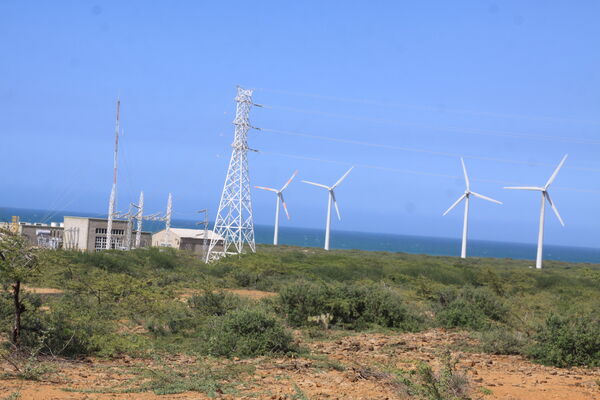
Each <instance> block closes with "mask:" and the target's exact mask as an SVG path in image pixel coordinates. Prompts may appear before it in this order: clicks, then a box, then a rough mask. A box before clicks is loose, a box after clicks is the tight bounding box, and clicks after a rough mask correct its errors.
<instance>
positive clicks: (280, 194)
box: [279, 192, 290, 220]
mask: <svg viewBox="0 0 600 400" xmlns="http://www.w3.org/2000/svg"><path fill="white" fill-rule="evenodd" d="M279 198H280V199H281V204H283V211H285V215H286V217H287V219H288V220H289V219H290V213H289V212H288V209H287V205H286V204H285V200H284V199H283V193H281V192H279Z"/></svg>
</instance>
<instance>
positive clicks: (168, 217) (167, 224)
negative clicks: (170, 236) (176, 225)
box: [165, 193, 173, 232]
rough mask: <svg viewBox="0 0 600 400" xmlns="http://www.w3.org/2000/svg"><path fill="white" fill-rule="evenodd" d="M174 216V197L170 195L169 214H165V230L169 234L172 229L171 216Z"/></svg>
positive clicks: (168, 202)
mask: <svg viewBox="0 0 600 400" xmlns="http://www.w3.org/2000/svg"><path fill="white" fill-rule="evenodd" d="M172 214H173V196H172V195H171V193H169V198H168V199H167V213H166V214H165V229H166V230H167V232H169V229H171V215H172Z"/></svg>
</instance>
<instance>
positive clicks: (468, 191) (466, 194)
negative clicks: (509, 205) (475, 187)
mask: <svg viewBox="0 0 600 400" xmlns="http://www.w3.org/2000/svg"><path fill="white" fill-rule="evenodd" d="M460 163H461V164H462V168H463V174H464V176H465V186H466V188H465V192H464V194H463V195H462V196H460V197H459V198H458V200H456V202H454V204H452V205H451V206H450V208H449V209H447V210H446V211H445V212H444V214H442V216H444V215H446V214H448V213H449V212H450V211H452V209H453V208H454V207H456V206H457V205H459V204H460V202H461V201H463V200H464V199H468V198H470V197H471V195H473V196H475V197H479V198H480V199H482V200H486V201H490V202H492V203H496V204H502V202H500V201H498V200H494V199H492V198H491V197H487V196H484V195H482V194H479V193H477V192H472V191H471V182H470V180H469V174H467V167H466V166H465V161H464V160H463V159H462V157H461V159H460Z"/></svg>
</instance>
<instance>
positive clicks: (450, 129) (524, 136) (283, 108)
mask: <svg viewBox="0 0 600 400" xmlns="http://www.w3.org/2000/svg"><path fill="white" fill-rule="evenodd" d="M263 107H264V108H270V109H273V110H281V111H289V112H295V113H303V114H312V115H320V116H324V117H332V118H341V119H349V120H352V121H363V122H374V123H383V124H388V125H398V126H405V127H409V128H419V129H432V130H436V131H446V132H454V133H461V134H466V135H477V136H493V137H507V138H514V139H530V140H549V141H554V142H564V143H576V144H600V140H595V139H587V138H573V137H566V136H551V135H539V134H523V133H518V132H509V131H496V130H484V129H468V128H459V127H452V126H450V127H439V126H433V125H423V124H413V123H408V122H403V121H398V120H391V119H382V118H369V117H360V116H356V115H347V114H337V113H329V112H323V111H317V110H307V109H302V108H297V107H288V106H280V105H263Z"/></svg>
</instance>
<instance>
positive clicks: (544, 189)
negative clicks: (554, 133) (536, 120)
mask: <svg viewBox="0 0 600 400" xmlns="http://www.w3.org/2000/svg"><path fill="white" fill-rule="evenodd" d="M567 156H568V154H565V156H564V157H563V158H562V160H561V161H560V164H558V167H556V169H555V170H554V173H553V174H552V176H550V179H548V182H546V185H545V186H544V187H537V186H510V187H505V188H504V189H514V190H534V191H538V192H541V193H542V209H541V211H540V230H539V233H538V246H537V257H536V259H535V267H536V268H537V269H541V268H542V249H543V247H544V215H545V211H546V200H547V201H548V204H550V207H552V210H554V214H556V217H557V218H558V221H559V222H560V224H561V225H562V226H565V223H564V222H563V219H562V218H561V216H560V214H559V213H558V209H557V208H556V206H555V205H554V202H553V201H552V199H551V198H550V193H548V188H549V187H550V185H552V182H554V179H556V175H558V171H560V169H561V168H562V166H563V164H564V163H565V161H566V160H567Z"/></svg>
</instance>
